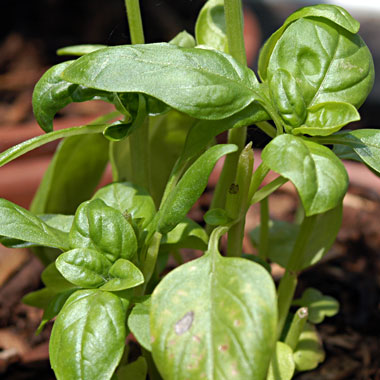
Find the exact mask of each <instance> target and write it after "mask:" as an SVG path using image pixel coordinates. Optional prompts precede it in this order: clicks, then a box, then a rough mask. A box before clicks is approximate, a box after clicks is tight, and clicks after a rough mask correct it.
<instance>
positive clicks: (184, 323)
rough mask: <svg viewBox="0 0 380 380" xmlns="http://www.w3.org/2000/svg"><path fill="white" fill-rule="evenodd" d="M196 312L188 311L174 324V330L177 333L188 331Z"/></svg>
mask: <svg viewBox="0 0 380 380" xmlns="http://www.w3.org/2000/svg"><path fill="white" fill-rule="evenodd" d="M193 320H194V312H193V311H189V312H188V313H186V314H185V315H184V316H183V317H182V318H181V319H180V320H179V321H178V322H177V323H176V324H175V326H174V331H175V332H176V334H177V335H182V334H183V333H185V332H186V331H188V330H189V329H190V327H191V325H192V324H193Z"/></svg>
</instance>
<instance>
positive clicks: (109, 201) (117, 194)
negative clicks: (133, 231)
mask: <svg viewBox="0 0 380 380" xmlns="http://www.w3.org/2000/svg"><path fill="white" fill-rule="evenodd" d="M93 199H101V200H102V201H103V202H104V203H105V204H106V205H107V206H109V207H112V208H114V209H115V210H118V211H120V212H121V213H122V214H123V215H125V216H126V217H127V218H129V217H131V218H132V223H134V224H136V226H140V227H141V228H145V227H146V226H147V225H148V224H149V223H150V222H151V220H152V219H153V217H154V215H155V214H156V207H155V205H154V202H153V200H152V198H151V197H150V195H149V193H148V192H147V191H146V190H144V189H143V188H141V187H139V186H136V185H134V184H132V183H130V182H118V183H112V184H110V185H107V186H105V187H102V188H101V189H99V190H98V191H97V192H96V193H95V195H94V196H93Z"/></svg>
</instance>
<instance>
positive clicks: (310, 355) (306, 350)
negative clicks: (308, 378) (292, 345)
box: [293, 323, 325, 371]
mask: <svg viewBox="0 0 380 380" xmlns="http://www.w3.org/2000/svg"><path fill="white" fill-rule="evenodd" d="M293 358H294V362H295V363H296V370H297V371H310V370H312V369H314V368H316V367H317V366H318V364H319V363H322V362H323V361H324V360H325V352H324V350H323V347H322V341H321V339H320V338H319V336H318V333H317V330H316V328H315V327H314V326H313V325H312V324H310V323H306V325H305V328H304V330H303V331H302V333H301V336H300V339H299V341H298V344H297V347H296V349H295V350H294V354H293Z"/></svg>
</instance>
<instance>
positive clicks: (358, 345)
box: [0, 0, 380, 380]
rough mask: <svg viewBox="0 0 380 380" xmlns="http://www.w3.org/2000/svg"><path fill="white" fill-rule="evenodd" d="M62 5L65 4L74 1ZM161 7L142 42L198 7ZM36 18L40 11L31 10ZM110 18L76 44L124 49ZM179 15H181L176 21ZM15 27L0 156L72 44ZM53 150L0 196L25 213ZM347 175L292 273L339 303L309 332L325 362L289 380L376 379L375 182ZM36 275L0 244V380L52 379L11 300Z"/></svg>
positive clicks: (283, 210)
mask: <svg viewBox="0 0 380 380" xmlns="http://www.w3.org/2000/svg"><path fill="white" fill-rule="evenodd" d="M6 3H9V7H10V8H9V10H10V11H11V12H14V13H12V14H14V17H15V18H16V17H18V16H16V13H17V10H16V6H15V4H17V2H10V1H8V2H7V1H6ZM40 3H41V4H40V5H39V6H43V5H45V6H47V5H48V4H50V6H51V3H54V2H49V1H47V0H46V1H41V2H40ZM58 3H60V2H58ZM66 3H68V4H69V5H70V4H71V6H73V7H74V6H75V4H78V3H80V2H74V1H66ZM93 3H94V1H93ZM96 3H99V1H96ZM144 3H145V2H144ZM146 3H150V2H149V1H146ZM156 3H157V2H155V4H156ZM161 3H162V7H164V8H165V11H166V12H168V13H166V16H167V15H169V16H168V17H169V19H170V20H172V23H170V22H168V21H167V19H165V23H163V22H162V17H163V16H162V13H163V10H162V9H161V8H160V9H161V10H160V12H157V13H156V14H155V15H154V16H155V17H153V15H150V16H149V15H148V14H147V15H146V17H150V19H151V20H153V21H152V22H151V23H149V25H150V26H149V33H148V34H149V40H150V41H155V40H157V41H158V40H168V39H170V38H171V37H172V36H173V35H175V33H176V32H178V31H180V30H181V29H182V28H183V27H182V28H181V26H182V25H183V24H186V25H192V24H193V22H194V19H195V14H196V13H195V12H194V8H196V9H197V10H198V9H199V7H200V5H201V3H202V2H201V1H198V2H197V1H194V2H193V4H192V5H193V8H192V11H191V12H190V11H189V10H188V13H186V11H183V8H181V9H182V10H181V12H180V10H179V9H180V8H178V9H175V8H171V7H169V5H168V4H169V2H166V1H163V2H161ZM12 4H13V5H12ZM60 4H61V3H60ZM76 6H78V5H76ZM61 7H63V5H61ZM119 8H120V7H119V4H118V9H119ZM62 9H63V8H62ZM62 9H61V12H59V9H58V10H57V9H55V12H57V14H60V15H62V17H63V18H65V15H66V16H68V14H67V12H68V10H67V9H66V8H64V9H63V10H62ZM149 9H152V6H149V4H147V5H146V7H145V12H146V13H149V11H148V10H149ZM29 11H30V10H29ZM19 12H20V13H21V14H20V17H21V18H22V17H25V19H27V17H26V16H27V13H28V9H20V10H19ZM36 12H37V11H35V13H36ZM40 12H43V10H41V9H40ZM24 13H25V15H24ZM115 13H116V10H114V11H113V12H111V16H109V18H108V19H107V20H105V19H99V18H98V19H95V20H93V23H92V24H91V25H89V24H87V25H86V28H85V27H82V28H81V30H82V29H83V32H82V34H81V38H83V39H84V41H78V40H76V42H86V41H87V42H100V43H107V42H108V43H112V44H114V43H126V42H128V41H126V40H127V39H128V36H127V34H126V33H125V32H124V29H125V28H124V23H123V22H122V21H115V20H116V19H113V18H112V17H114V16H115ZM193 13H194V15H193ZM186 14H190V15H191V17H190V18H189V17H188V18H186V17H185V15H186ZM12 17H13V16H11V17H10V18H12ZM110 19H111V20H110ZM35 20H36V18H34V21H35ZM160 20H161V21H160ZM50 24H51V22H50ZM99 24H101V25H103V28H100V29H102V30H103V32H104V29H106V33H105V34H107V33H109V34H108V39H109V41H101V40H100V39H99V38H97V35H96V34H95V36H89V35H88V34H86V33H85V32H84V31H85V30H88V29H90V28H93V29H94V28H95V29H96V26H97V25H99ZM163 24H164V25H166V28H164V31H163V35H162V36H157V35H156V36H154V35H153V30H159V26H162V25H163ZM17 25H19V27H17V28H16V27H15V28H12V29H11V31H10V32H9V31H8V33H5V32H4V33H1V34H0V38H1V40H0V151H3V150H4V149H6V148H8V147H9V146H12V145H14V144H15V143H18V142H21V141H23V140H25V139H27V138H30V137H32V136H34V135H37V134H40V133H41V132H40V131H39V129H38V126H36V124H35V122H34V121H33V116H32V109H31V101H30V100H31V94H32V89H33V86H34V84H35V82H36V81H37V80H38V78H39V77H40V76H41V74H42V73H43V72H44V71H45V70H46V69H47V68H48V67H49V66H50V65H51V64H54V63H57V62H58V60H57V59H56V58H52V57H53V50H55V48H57V47H60V46H62V45H67V44H70V43H74V42H73V41H72V40H70V36H69V33H68V31H67V30H65V31H64V32H62V30H63V29H60V28H59V25H58V24H57V25H56V26H55V29H54V31H55V33H56V34H52V36H50V38H48V37H49V36H46V35H45V36H44V37H42V34H43V32H44V30H45V29H44V28H48V26H46V22H45V24H44V23H42V21H41V25H38V22H37V23H36V22H35V23H34V27H35V28H36V30H35V31H34V32H33V33H30V34H28V33H27V32H25V30H28V29H27V25H25V24H22V23H21V22H20V23H17ZM110 25H117V26H115V27H114V29H113V31H112V30H111V32H112V33H111V32H109V28H110ZM107 28H108V32H107ZM189 28H190V27H189ZM178 29H179V30H178ZM99 33H100V32H99ZM57 35H59V36H60V37H59V38H60V40H59V41H60V43H59V44H58V45H57V44H56V45H54V38H57ZM46 39H47V40H48V43H47V44H46V45H43V47H41V46H42V45H41V44H42V42H41V41H42V40H46ZM53 46H54V48H52V47H53ZM107 107H108V106H107V105H105V104H103V103H99V102H88V103H83V104H73V105H71V106H69V107H66V108H65V109H64V110H63V111H62V112H60V114H59V115H58V123H57V126H58V128H61V127H62V128H63V127H67V126H68V125H70V126H72V125H79V124H82V122H85V121H88V120H89V119H90V118H93V117H94V116H96V115H98V114H100V113H102V112H103V111H107V110H108V108H107ZM374 119H375V118H372V119H371V120H374ZM361 126H366V127H374V126H375V127H376V125H361ZM377 127H379V126H378V125H377ZM249 136H250V138H252V139H253V140H254V142H255V143H256V144H257V145H258V147H262V146H263V145H265V142H266V140H265V138H264V137H263V136H262V135H260V134H258V133H257V132H256V131H255V130H251V132H250V134H249ZM257 142H259V143H257ZM55 147H56V144H49V145H48V146H46V147H44V148H42V149H39V150H37V151H35V152H32V153H31V154H28V155H27V156H26V158H22V159H18V160H16V161H15V163H12V164H10V165H8V166H5V167H3V168H1V169H0V196H1V197H5V198H7V199H10V200H12V201H14V202H16V203H18V204H20V205H22V206H24V207H27V206H28V205H29V203H30V200H31V199H32V196H33V194H34V192H35V190H36V188H37V186H38V183H39V180H40V179H41V177H42V175H43V173H44V170H45V169H46V167H47V165H48V162H49V160H50V158H51V155H52V153H53V152H54V149H55ZM11 165H12V166H11ZM347 168H348V170H349V172H350V177H351V178H350V179H351V185H350V188H349V192H348V195H347V196H346V198H345V201H344V218H343V225H342V228H341V231H340V232H339V235H338V238H337V241H336V243H335V244H334V246H333V247H332V249H331V250H330V252H329V253H328V254H327V255H326V257H325V258H324V259H323V260H322V261H321V262H320V263H318V264H317V265H315V266H314V267H312V268H310V269H309V270H307V271H305V272H304V273H302V275H301V277H300V283H299V289H298V292H302V290H303V289H305V288H306V287H315V288H317V289H319V290H320V291H322V292H323V293H324V294H327V295H331V296H333V297H335V298H336V299H337V300H338V301H339V302H340V312H339V314H338V315H336V316H335V317H333V318H327V319H325V321H324V323H323V324H322V325H319V326H318V330H319V333H320V335H321V339H322V341H323V345H324V349H325V351H326V358H327V359H326V361H325V362H324V363H323V364H322V365H320V366H319V367H318V368H317V369H315V370H314V371H311V372H308V373H304V374H299V375H297V377H296V378H297V379H298V380H322V379H323V380H341V379H354V380H367V379H372V380H380V323H379V321H380V228H379V216H380V179H379V178H377V177H375V176H374V175H373V174H372V173H371V172H369V171H367V170H366V169H365V168H363V167H361V166H360V167H359V166H357V165H356V164H348V166H347ZM217 172H218V169H217V170H216V172H215V173H214V174H213V176H212V178H211V180H210V185H209V188H208V189H207V191H206V193H205V194H204V195H203V196H202V198H201V199H200V200H199V201H198V202H197V204H196V205H195V207H194V209H193V210H192V211H191V214H192V216H193V217H194V218H195V219H196V220H197V221H199V222H202V216H203V214H204V212H205V210H207V207H208V205H209V202H210V198H211V191H212V189H213V186H214V184H215V177H216V176H217ZM107 178H108V179H109V174H108V177H106V179H105V181H107ZM296 207H297V198H296V195H295V191H294V189H293V188H292V187H291V186H283V187H282V188H281V189H280V190H279V191H278V192H277V193H276V194H275V195H274V196H273V197H272V199H271V200H270V210H271V216H272V217H273V218H277V219H282V220H287V221H290V220H292V219H293V217H294V214H295V210H296ZM258 223H259V212H258V210H257V208H255V207H253V208H252V210H251V211H250V212H249V214H248V217H247V223H246V228H247V230H250V229H252V228H254V227H255V226H256V225H257V224H258ZM244 250H245V252H247V253H255V251H254V248H253V247H252V245H251V243H250V241H249V239H248V238H246V239H245V241H244ZM183 255H184V258H185V259H188V258H190V257H194V253H189V252H184V253H183ZM42 269H43V267H42V265H41V263H40V262H39V261H38V260H37V259H36V258H35V257H34V256H33V255H32V254H31V253H30V252H28V251H27V250H24V249H17V250H9V249H7V248H4V247H3V246H0V378H2V379H4V380H8V379H9V380H24V379H25V380H29V379H36V378H38V379H40V380H45V379H46V380H47V379H49V380H50V379H54V378H55V377H54V374H53V372H52V371H51V369H50V365H49V361H48V339H49V334H50V330H51V324H49V325H48V326H47V328H45V329H44V331H43V332H42V333H41V334H40V335H38V336H36V335H35V330H36V328H37V326H38V325H39V322H40V320H41V316H42V312H41V311H40V310H37V309H35V308H32V307H29V306H26V305H24V304H23V303H22V301H21V299H22V297H23V296H24V295H25V294H26V293H28V292H31V291H33V290H36V289H39V288H40V287H41V286H42V284H41V281H40V274H41V271H42ZM273 273H274V275H275V277H276V278H277V279H278V278H280V276H281V275H282V271H281V268H279V267H276V266H273Z"/></svg>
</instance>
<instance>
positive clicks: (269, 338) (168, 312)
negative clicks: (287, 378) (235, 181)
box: [150, 238, 277, 380]
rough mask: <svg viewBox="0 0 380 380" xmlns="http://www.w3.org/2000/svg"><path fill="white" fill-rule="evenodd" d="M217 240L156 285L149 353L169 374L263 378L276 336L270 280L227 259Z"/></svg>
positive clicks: (265, 274)
mask: <svg viewBox="0 0 380 380" xmlns="http://www.w3.org/2000/svg"><path fill="white" fill-rule="evenodd" d="M211 239H213V238H211ZM217 243H218V242H217V241H216V242H215V241H214V242H213V248H210V249H209V251H208V253H206V254H205V255H204V256H203V257H201V258H200V259H197V260H194V261H191V262H189V263H187V264H184V265H182V266H180V267H178V268H177V269H175V270H174V271H172V272H170V273H169V274H168V275H167V276H166V277H165V278H164V279H163V280H162V281H161V282H160V284H159V285H158V286H157V287H156V289H155V290H154V292H153V295H152V300H151V312H150V331H151V335H152V354H153V359H154V361H155V363H156V365H157V367H158V370H159V371H160V373H161V375H162V376H163V378H165V379H174V378H175V379H178V380H182V379H201V378H202V377H203V378H207V379H221V378H226V379H230V378H233V377H234V376H235V377H236V378H239V379H257V380H261V379H265V378H266V373H267V370H268V366H269V362H270V359H271V356H272V352H273V349H274V345H275V340H276V333H275V332H276V320H277V315H276V295H275V289H274V284H273V280H272V278H271V276H270V275H269V274H268V272H267V271H266V270H265V269H264V268H263V267H261V266H260V265H258V264H255V263H253V262H250V261H247V260H245V259H241V258H223V257H222V256H220V254H219V253H218V251H217V249H216V246H217Z"/></svg>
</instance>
